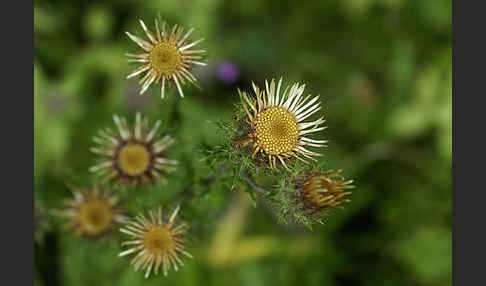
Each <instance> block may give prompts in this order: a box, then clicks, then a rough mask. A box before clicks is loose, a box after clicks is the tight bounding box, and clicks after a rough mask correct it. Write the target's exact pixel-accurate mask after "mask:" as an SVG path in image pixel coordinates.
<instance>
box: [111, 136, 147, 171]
mask: <svg viewBox="0 0 486 286" xmlns="http://www.w3.org/2000/svg"><path fill="white" fill-rule="evenodd" d="M118 165H119V167H120V169H121V170H122V172H123V173H125V174H127V175H130V176H136V175H140V174H142V173H143V172H145V171H146V170H147V168H148V167H149V165H150V152H149V150H147V148H146V147H145V146H144V145H142V144H137V143H128V144H126V145H125V146H123V147H122V148H121V150H120V153H119V155H118Z"/></svg>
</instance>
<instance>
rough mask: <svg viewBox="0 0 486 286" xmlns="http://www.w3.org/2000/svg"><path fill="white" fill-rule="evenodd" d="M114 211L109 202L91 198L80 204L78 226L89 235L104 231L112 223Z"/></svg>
mask: <svg viewBox="0 0 486 286" xmlns="http://www.w3.org/2000/svg"><path fill="white" fill-rule="evenodd" d="M113 216H114V212H113V210H112V209H111V206H110V205H109V204H106V203H103V202H102V201H99V200H91V201H88V202H86V203H85V204H83V205H81V206H80V208H79V213H78V220H79V224H80V227H81V228H82V229H83V230H84V231H86V232H87V233H88V234H90V235H97V234H100V233H102V232H104V231H106V230H107V229H108V228H109V227H110V226H111V224H112V221H113Z"/></svg>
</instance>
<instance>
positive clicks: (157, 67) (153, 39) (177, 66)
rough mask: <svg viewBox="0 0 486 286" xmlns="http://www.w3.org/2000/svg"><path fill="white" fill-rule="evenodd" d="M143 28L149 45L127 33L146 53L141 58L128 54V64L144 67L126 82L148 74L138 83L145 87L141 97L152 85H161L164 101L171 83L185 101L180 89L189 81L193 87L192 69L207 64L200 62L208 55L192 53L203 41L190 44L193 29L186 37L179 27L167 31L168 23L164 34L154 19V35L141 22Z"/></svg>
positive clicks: (164, 27) (197, 51) (138, 55)
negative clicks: (142, 74) (138, 64)
mask: <svg viewBox="0 0 486 286" xmlns="http://www.w3.org/2000/svg"><path fill="white" fill-rule="evenodd" d="M140 25H141V26H142V29H143V30H144V31H145V34H146V35H147V37H148V41H147V40H144V39H142V38H139V37H137V36H135V35H132V34H130V33H129V32H126V34H127V35H128V37H130V39H132V40H133V41H134V42H135V43H137V45H138V46H140V48H142V49H143V52H142V53H140V54H131V53H127V54H125V55H126V56H128V57H130V58H131V59H129V60H128V61H129V62H139V63H141V66H140V67H138V68H137V69H136V70H135V71H134V72H132V73H131V74H130V75H128V76H127V78H131V77H134V76H136V75H138V74H141V73H144V72H145V75H144V76H143V77H142V79H141V80H140V81H139V84H140V85H141V86H142V89H141V90H140V94H143V93H144V92H145V91H146V90H147V89H148V88H149V86H150V85H151V84H152V83H154V82H155V83H159V82H161V97H162V98H164V96H165V85H166V84H168V85H169V86H171V85H172V83H174V84H175V85H176V87H177V90H178V91H179V94H180V96H181V97H184V94H183V92H182V88H181V85H184V84H185V83H186V80H187V81H188V82H189V83H192V84H194V83H195V82H196V81H197V79H196V77H194V75H193V74H192V73H191V71H190V69H191V68H192V67H194V66H195V65H199V66H205V65H206V63H204V62H202V61H201V59H202V56H201V55H202V54H204V53H205V52H206V51H205V50H194V49H191V48H192V47H194V46H195V45H197V44H198V43H200V42H202V41H203V40H204V39H199V40H197V41H194V42H189V41H187V38H188V37H189V36H190V35H191V34H192V32H193V31H194V29H193V28H191V29H189V30H188V31H187V32H186V33H185V34H184V35H183V31H184V29H183V28H182V27H181V26H178V25H177V24H175V25H174V26H172V29H167V30H166V23H165V22H162V31H160V30H159V21H158V20H157V19H155V35H154V34H153V33H152V32H151V31H150V30H148V29H147V26H145V23H144V22H143V21H142V20H140ZM169 30H170V32H169Z"/></svg>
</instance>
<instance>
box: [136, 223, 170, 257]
mask: <svg viewBox="0 0 486 286" xmlns="http://www.w3.org/2000/svg"><path fill="white" fill-rule="evenodd" d="M142 238H143V242H144V245H145V247H146V248H147V250H148V251H149V252H150V253H153V254H156V255H163V254H164V253H166V252H167V251H169V250H171V249H173V247H174V239H173V237H172V234H171V233H170V231H169V229H168V228H167V227H165V226H156V227H153V228H152V229H151V230H149V231H147V232H145V233H144V234H143V235H142Z"/></svg>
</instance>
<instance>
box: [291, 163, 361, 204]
mask: <svg viewBox="0 0 486 286" xmlns="http://www.w3.org/2000/svg"><path fill="white" fill-rule="evenodd" d="M341 172H342V170H337V171H334V170H329V171H327V172H324V173H322V172H319V171H314V172H311V173H310V174H309V175H307V176H305V177H304V178H303V179H302V180H301V181H300V182H297V185H296V187H297V189H298V190H299V193H300V199H301V200H302V202H303V203H304V206H305V208H307V209H309V210H312V211H316V212H318V211H324V210H329V209H343V206H342V204H343V203H347V202H350V201H351V200H349V199H347V198H346V197H345V196H347V195H350V194H351V192H350V191H347V190H348V189H352V188H354V186H353V185H351V184H352V183H353V180H346V179H344V178H343V177H342V176H341Z"/></svg>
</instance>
